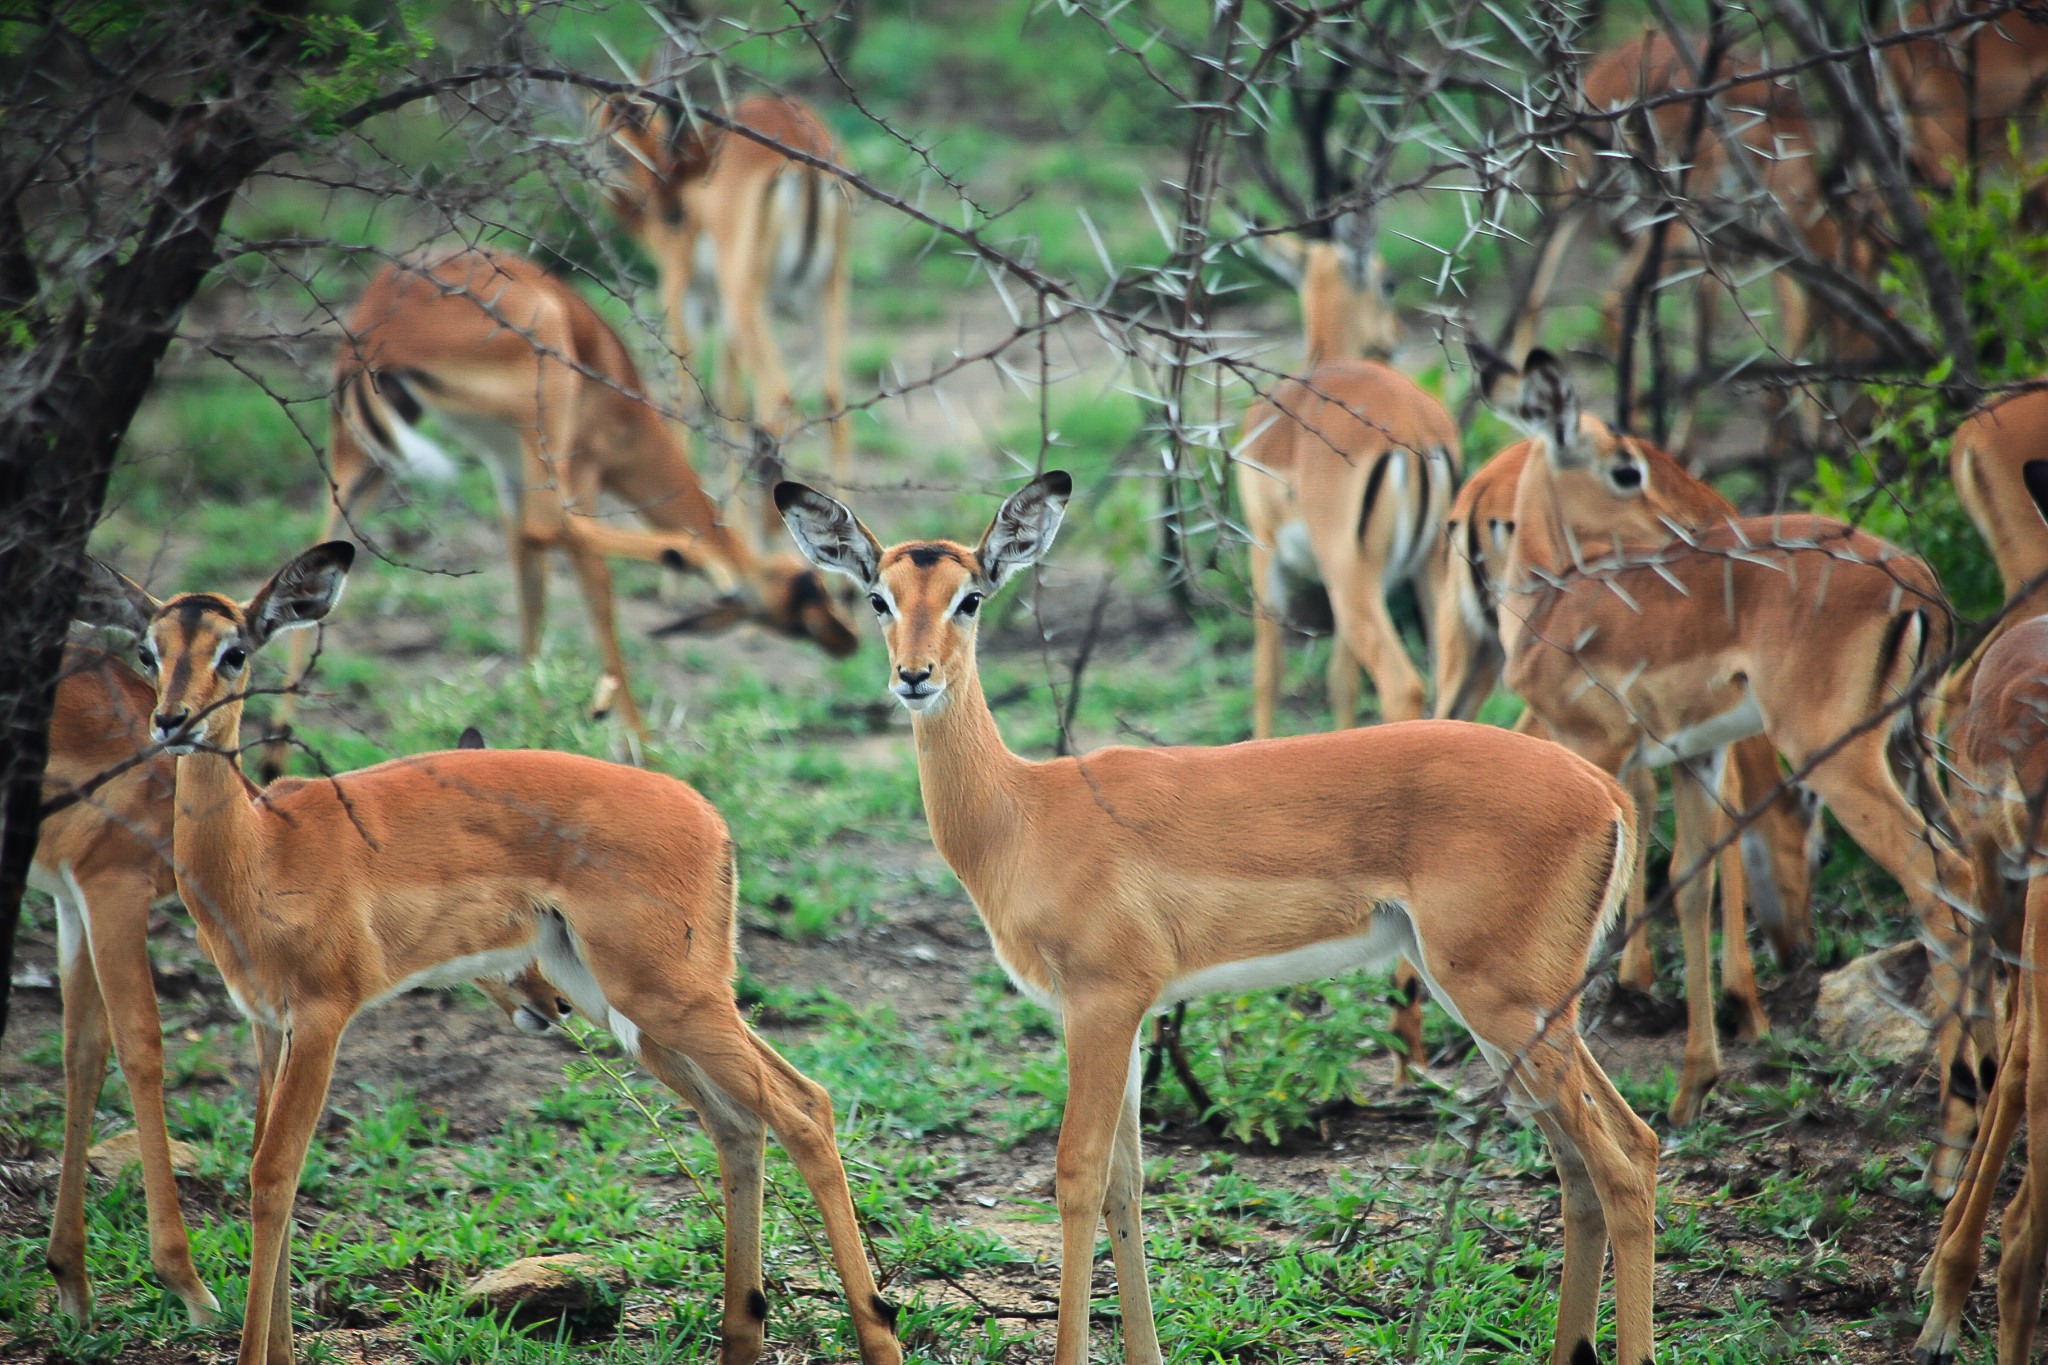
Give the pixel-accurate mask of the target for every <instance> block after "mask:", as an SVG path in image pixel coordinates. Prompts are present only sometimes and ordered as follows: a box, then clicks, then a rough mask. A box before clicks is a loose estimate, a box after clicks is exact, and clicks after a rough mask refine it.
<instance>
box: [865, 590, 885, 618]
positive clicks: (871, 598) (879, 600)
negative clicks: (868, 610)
mask: <svg viewBox="0 0 2048 1365" xmlns="http://www.w3.org/2000/svg"><path fill="white" fill-rule="evenodd" d="M868 605H869V606H871V607H873V608H874V609H875V615H877V616H887V615H888V614H889V602H888V599H887V598H885V597H883V596H882V594H880V593H878V592H871V593H869V594H868Z"/></svg>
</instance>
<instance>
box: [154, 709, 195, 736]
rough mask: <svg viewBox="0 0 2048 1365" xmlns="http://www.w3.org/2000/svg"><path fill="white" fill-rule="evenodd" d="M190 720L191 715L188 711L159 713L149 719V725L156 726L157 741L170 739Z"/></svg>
mask: <svg viewBox="0 0 2048 1365" xmlns="http://www.w3.org/2000/svg"><path fill="white" fill-rule="evenodd" d="M191 719H192V713H191V712H190V711H159V712H157V713H156V714H155V715H154V716H152V717H150V720H151V723H152V724H154V725H155V726H156V733H157V738H158V739H169V738H171V737H172V736H173V735H175V734H177V733H178V732H179V731H181V730H183V729H184V728H185V724H186V722H187V721H189V720H191Z"/></svg>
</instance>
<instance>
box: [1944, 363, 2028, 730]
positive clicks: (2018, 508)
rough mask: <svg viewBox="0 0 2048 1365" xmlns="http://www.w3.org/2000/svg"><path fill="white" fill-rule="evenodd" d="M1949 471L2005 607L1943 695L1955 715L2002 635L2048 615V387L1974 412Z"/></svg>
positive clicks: (1953, 449) (1952, 447)
mask: <svg viewBox="0 0 2048 1365" xmlns="http://www.w3.org/2000/svg"><path fill="white" fill-rule="evenodd" d="M1948 468H1949V475H1950V477H1951V478H1952V479H1953V480H1954V481H1955V487H1956V500H1957V501H1958V502H1960V503H1962V505H1963V510H1964V511H1965V512H1967V513H1968V514H1969V517H1970V520H1971V521H1973V522H1975V523H1976V526H1977V530H1978V533H1979V534H1981V535H1982V536H1983V537H1984V543H1985V544H1986V545H1989V546H1990V547H1991V557H1992V559H1993V560H1995V561H1996V562H1997V564H1998V577H1999V579H2000V581H2001V582H2002V583H2003V585H2004V588H2005V597H2006V604H2007V605H2006V607H2005V611H2004V615H2003V616H2002V617H2001V618H2000V621H1999V625H1998V626H1997V627H1995V628H1994V629H1993V630H1992V631H1991V632H1990V633H1989V634H1987V635H1986V636H1985V637H1984V639H1983V640H1982V641H1981V642H1980V643H1979V644H1978V646H1977V648H1976V650H1975V651H1974V653H1973V655H1972V657H1971V658H1969V659H1967V660H1965V661H1964V662H1963V664H1962V665H1961V666H1960V667H1959V668H1957V669H1956V671H1955V674H1954V675H1953V676H1952V677H1951V678H1950V679H1949V681H1948V684H1947V686H1946V688H1945V689H1944V702H1945V704H1944V710H1945V711H1947V712H1948V713H1950V714H1956V713H1959V712H1961V710H1962V709H1963V707H1964V706H1965V705H1967V704H1968V702H1969V699H1970V686H1971V682H1972V680H1973V679H1974V677H1975V676H1976V671H1977V660H1978V659H1980V658H1982V657H1983V655H1984V651H1985V650H1987V649H1989V648H1990V647H1991V646H1992V645H1993V644H1994V643H1996V641H1997V639H1998V636H1999V635H2000V634H2001V633H2002V632H2003V631H2005V630H2008V629H2010V628H2012V627H2013V626H2016V625H2018V624H2019V623H2020V622H2022V621H2025V620H2028V619H2030V618H2032V617H2034V616H2038V615H2040V614H2041V613H2042V612H2044V611H2048V389H2033V390H2029V391H2027V392H2025V393H2018V394H2014V395H2012V396H2011V397H2009V398H2002V399H1999V400H1998V401H1996V402H1993V403H1987V404H1985V405H1984V406H1983V407H1982V408H1979V409H1978V410H1977V411H1976V412H1973V413H1971V414H1970V415H1969V416H1968V417H1967V418H1965V419H1964V420H1963V422H1962V424H1961V425H1960V426H1958V427H1957V428H1956V434H1955V437H1954V439H1953V440H1952V441H1951V442H1950V444H1949V456H1948Z"/></svg>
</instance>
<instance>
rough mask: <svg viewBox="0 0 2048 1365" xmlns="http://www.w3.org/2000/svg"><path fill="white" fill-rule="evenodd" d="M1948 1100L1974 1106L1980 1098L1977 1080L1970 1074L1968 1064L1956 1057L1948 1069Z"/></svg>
mask: <svg viewBox="0 0 2048 1365" xmlns="http://www.w3.org/2000/svg"><path fill="white" fill-rule="evenodd" d="M1948 1093H1949V1098H1951V1099H1957V1100H1961V1101H1962V1102H1963V1103H1964V1104H1969V1105H1974V1104H1976V1103H1977V1101H1978V1100H1979V1099H1980V1098H1982V1097H1981V1096H1980V1095H1979V1094H1978V1093H1977V1078H1976V1076H1974V1075H1972V1074H1971V1072H1970V1064H1969V1063H1968V1062H1965V1061H1964V1060H1963V1059H1962V1058H1961V1057H1957V1058H1956V1059H1955V1060H1954V1061H1953V1062H1950V1063H1949V1067H1948Z"/></svg>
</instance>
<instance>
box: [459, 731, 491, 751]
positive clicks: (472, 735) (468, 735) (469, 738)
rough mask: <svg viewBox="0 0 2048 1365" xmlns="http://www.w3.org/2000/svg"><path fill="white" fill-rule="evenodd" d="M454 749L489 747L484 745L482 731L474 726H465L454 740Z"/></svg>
mask: <svg viewBox="0 0 2048 1365" xmlns="http://www.w3.org/2000/svg"><path fill="white" fill-rule="evenodd" d="M455 747H456V748H458V749H488V748H490V747H491V746H490V745H488V744H486V743H484V732H483V731H481V730H479V729H477V728H476V727H475V726H474V725H465V726H463V727H462V733H461V734H460V735H458V736H456V738H455Z"/></svg>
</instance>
